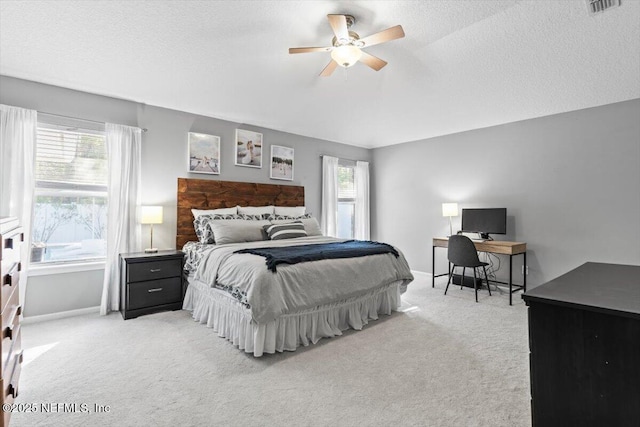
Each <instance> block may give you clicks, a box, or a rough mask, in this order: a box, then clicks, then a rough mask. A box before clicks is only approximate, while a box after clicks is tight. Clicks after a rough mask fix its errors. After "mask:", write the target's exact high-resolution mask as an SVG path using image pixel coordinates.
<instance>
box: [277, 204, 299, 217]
mask: <svg viewBox="0 0 640 427" xmlns="http://www.w3.org/2000/svg"><path fill="white" fill-rule="evenodd" d="M306 212H307V208H306V207H304V206H296V207H295V208H290V207H286V206H276V207H275V208H274V212H273V213H274V214H275V215H284V216H292V217H294V218H295V217H299V216H302V215H304V214H305V213H306Z"/></svg>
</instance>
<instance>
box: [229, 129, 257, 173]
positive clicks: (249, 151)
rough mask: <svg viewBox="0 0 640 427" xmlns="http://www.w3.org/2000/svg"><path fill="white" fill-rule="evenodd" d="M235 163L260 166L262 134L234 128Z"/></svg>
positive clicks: (254, 166)
mask: <svg viewBox="0 0 640 427" xmlns="http://www.w3.org/2000/svg"><path fill="white" fill-rule="evenodd" d="M235 153H236V154H235V156H236V165H237V166H248V167H251V168H261V167H262V134H261V133H258V132H251V131H249V130H242V129H236V151H235Z"/></svg>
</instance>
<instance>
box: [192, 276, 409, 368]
mask: <svg viewBox="0 0 640 427" xmlns="http://www.w3.org/2000/svg"><path fill="white" fill-rule="evenodd" d="M401 284H402V281H397V282H394V283H390V284H387V285H383V286H381V287H379V288H377V289H375V290H373V291H369V292H367V293H365V294H362V295H359V296H357V297H354V298H349V299H347V300H344V301H340V302H336V303H331V304H326V305H322V306H318V307H315V308H313V309H309V310H305V311H301V312H297V313H292V314H283V315H281V316H280V317H278V318H276V319H275V320H272V321H269V322H267V323H256V322H255V321H254V320H253V319H252V316H251V311H250V310H249V309H247V308H245V307H244V306H242V305H241V304H240V303H239V302H237V301H236V300H235V299H233V298H231V297H230V296H227V294H226V293H225V292H223V291H220V290H218V289H213V288H211V287H209V286H208V285H206V284H204V283H202V282H198V281H195V280H190V281H189V287H188V288H187V292H186V294H185V298H184V304H183V309H185V310H189V311H191V312H192V315H193V319H194V320H195V321H197V322H200V323H204V324H206V325H207V327H209V328H212V329H213V330H214V332H217V334H218V336H219V337H223V338H226V339H227V340H229V341H231V342H232V343H233V345H235V346H236V347H238V348H239V349H240V350H244V351H245V352H247V353H253V355H254V356H255V357H260V356H262V355H263V353H275V352H276V351H278V352H283V351H285V350H286V351H295V350H296V348H298V347H299V346H300V345H304V346H308V345H309V344H310V343H313V344H315V343H317V342H318V341H319V340H320V339H321V338H328V337H334V336H337V335H342V331H344V330H347V329H349V328H351V329H357V330H360V329H362V328H363V326H364V325H366V324H367V323H369V320H377V319H378V316H379V315H380V314H387V315H388V314H391V312H392V311H396V310H397V309H398V308H399V307H400V285H401Z"/></svg>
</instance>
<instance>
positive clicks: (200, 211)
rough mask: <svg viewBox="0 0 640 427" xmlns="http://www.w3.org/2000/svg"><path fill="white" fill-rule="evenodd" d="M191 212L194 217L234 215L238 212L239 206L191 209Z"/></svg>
mask: <svg viewBox="0 0 640 427" xmlns="http://www.w3.org/2000/svg"><path fill="white" fill-rule="evenodd" d="M191 213H192V214H193V217H194V218H197V217H199V216H200V215H232V214H237V213H238V208H237V207H233V208H222V209H206V210H203V209H191Z"/></svg>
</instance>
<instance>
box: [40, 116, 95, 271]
mask: <svg viewBox="0 0 640 427" xmlns="http://www.w3.org/2000/svg"><path fill="white" fill-rule="evenodd" d="M35 180H36V184H35V200H34V212H33V227H32V238H31V261H32V262H33V263H52V262H68V261H84V260H95V259H99V258H104V256H105V253H106V235H105V232H106V224H107V221H106V219H107V155H106V150H105V137H104V131H100V130H91V129H79V128H77V127H69V126H61V125H60V124H52V123H43V122H39V123H38V133H37V140H36V166H35Z"/></svg>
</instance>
